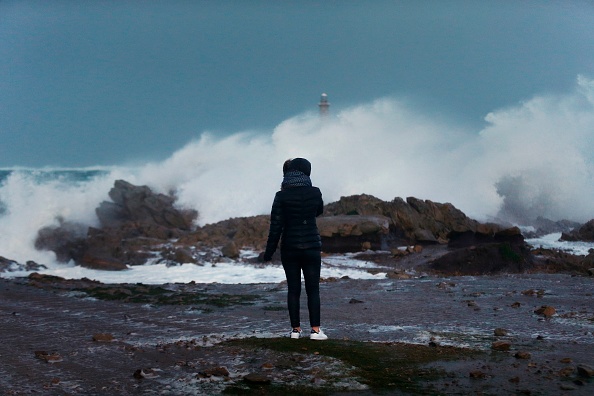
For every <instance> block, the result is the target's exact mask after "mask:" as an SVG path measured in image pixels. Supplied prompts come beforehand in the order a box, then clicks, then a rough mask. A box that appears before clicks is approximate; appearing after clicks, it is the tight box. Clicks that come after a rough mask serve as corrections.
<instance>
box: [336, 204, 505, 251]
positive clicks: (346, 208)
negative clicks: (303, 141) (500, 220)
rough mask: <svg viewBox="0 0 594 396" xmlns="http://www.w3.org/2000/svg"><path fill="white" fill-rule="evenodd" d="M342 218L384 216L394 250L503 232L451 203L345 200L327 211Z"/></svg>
mask: <svg viewBox="0 0 594 396" xmlns="http://www.w3.org/2000/svg"><path fill="white" fill-rule="evenodd" d="M338 215H362V216H384V217H387V218H388V219H389V220H390V227H389V235H388V236H387V237H386V238H385V239H386V241H387V243H388V245H389V246H390V247H393V246H401V245H413V244H416V243H418V244H435V243H447V241H448V234H449V233H450V232H452V231H455V232H460V233H463V232H466V231H472V232H477V231H479V232H481V233H484V234H490V235H493V234H495V233H496V232H498V231H500V230H501V229H502V227H501V226H499V225H496V224H481V223H479V222H477V221H476V220H472V219H470V218H468V217H467V216H466V215H465V214H464V213H463V212H462V211H460V210H459V209H457V208H456V207H454V206H453V205H452V204H450V203H436V202H432V201H430V200H420V199H417V198H414V197H408V198H407V199H406V201H404V200H403V199H402V198H399V197H397V198H395V199H394V200H393V201H391V202H386V201H382V200H380V199H379V198H376V197H373V196H371V195H366V194H362V195H353V196H350V197H341V198H340V200H339V201H337V202H334V203H330V204H328V205H326V207H325V208H324V217H326V216H338Z"/></svg>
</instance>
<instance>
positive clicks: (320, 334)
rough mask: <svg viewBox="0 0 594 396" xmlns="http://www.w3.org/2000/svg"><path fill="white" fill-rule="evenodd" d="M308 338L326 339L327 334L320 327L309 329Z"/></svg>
mask: <svg viewBox="0 0 594 396" xmlns="http://www.w3.org/2000/svg"><path fill="white" fill-rule="evenodd" d="M309 339H310V340H318V341H323V340H327V339H328V336H327V335H326V334H324V332H323V331H322V329H320V331H315V330H314V329H311V334H310V335H309Z"/></svg>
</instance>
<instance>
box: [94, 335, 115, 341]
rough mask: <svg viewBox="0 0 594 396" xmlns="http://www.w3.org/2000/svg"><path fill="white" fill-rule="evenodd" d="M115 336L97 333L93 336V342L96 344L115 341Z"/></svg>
mask: <svg viewBox="0 0 594 396" xmlns="http://www.w3.org/2000/svg"><path fill="white" fill-rule="evenodd" d="M113 339H114V338H113V335H111V334H109V333H97V334H93V341H95V342H111V341H113Z"/></svg>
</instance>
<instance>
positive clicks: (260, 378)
mask: <svg viewBox="0 0 594 396" xmlns="http://www.w3.org/2000/svg"><path fill="white" fill-rule="evenodd" d="M243 380H244V381H245V382H248V383H250V384H258V385H266V384H270V382H271V381H270V378H268V377H267V376H266V375H264V374H260V373H250V374H247V375H246V376H244V377H243Z"/></svg>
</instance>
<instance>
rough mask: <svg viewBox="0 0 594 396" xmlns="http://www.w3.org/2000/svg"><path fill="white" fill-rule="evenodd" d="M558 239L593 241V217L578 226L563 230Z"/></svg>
mask: <svg viewBox="0 0 594 396" xmlns="http://www.w3.org/2000/svg"><path fill="white" fill-rule="evenodd" d="M560 240H562V241H584V242H592V241H594V219H592V220H590V221H588V222H587V223H586V224H584V225H582V226H581V227H580V228H576V229H574V230H572V231H570V232H563V233H562V234H561V238H560Z"/></svg>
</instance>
